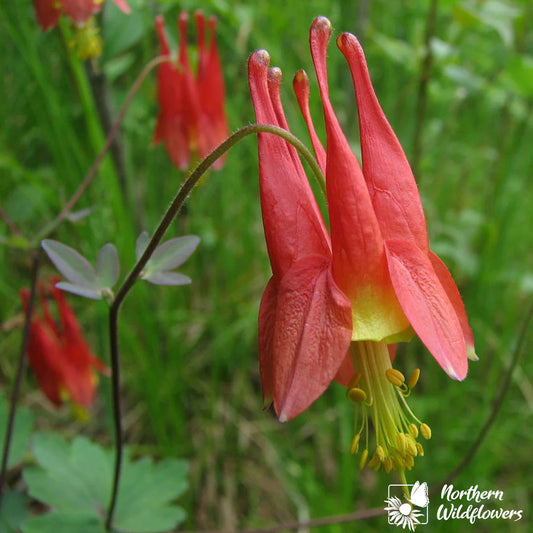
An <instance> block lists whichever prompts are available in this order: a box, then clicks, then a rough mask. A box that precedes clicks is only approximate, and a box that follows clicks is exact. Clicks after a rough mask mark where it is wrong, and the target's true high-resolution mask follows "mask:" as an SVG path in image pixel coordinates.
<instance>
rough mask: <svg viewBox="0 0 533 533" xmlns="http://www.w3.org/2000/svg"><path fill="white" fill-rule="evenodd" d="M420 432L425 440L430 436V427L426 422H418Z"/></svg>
mask: <svg viewBox="0 0 533 533" xmlns="http://www.w3.org/2000/svg"><path fill="white" fill-rule="evenodd" d="M420 433H422V437H424V438H425V439H426V440H429V439H430V438H431V428H430V427H429V426H428V425H427V424H420Z"/></svg>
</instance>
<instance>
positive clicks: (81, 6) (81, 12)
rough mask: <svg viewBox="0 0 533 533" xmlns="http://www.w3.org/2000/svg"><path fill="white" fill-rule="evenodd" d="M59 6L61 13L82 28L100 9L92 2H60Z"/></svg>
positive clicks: (75, 0) (71, 0) (77, 0)
mask: <svg viewBox="0 0 533 533" xmlns="http://www.w3.org/2000/svg"><path fill="white" fill-rule="evenodd" d="M61 6H62V8H63V13H65V15H67V16H68V17H70V18H71V19H72V20H73V21H74V22H75V23H76V24H78V25H79V26H83V25H84V24H85V23H86V22H87V21H88V20H89V18H91V16H92V14H93V13H95V12H96V11H99V10H100V8H101V5H99V4H96V3H95V2H94V0H61Z"/></svg>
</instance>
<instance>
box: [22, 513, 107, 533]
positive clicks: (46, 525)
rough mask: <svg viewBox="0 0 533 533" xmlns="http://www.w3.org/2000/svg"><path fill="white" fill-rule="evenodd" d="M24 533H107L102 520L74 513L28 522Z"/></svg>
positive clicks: (48, 515) (35, 518)
mask: <svg viewBox="0 0 533 533" xmlns="http://www.w3.org/2000/svg"><path fill="white" fill-rule="evenodd" d="M22 531H23V533H74V532H76V533H105V528H104V526H103V524H102V522H101V520H99V519H97V518H95V517H94V516H83V515H79V514H72V513H58V512H54V513H48V514H45V515H41V516H34V517H32V518H29V519H28V520H26V521H25V522H24V524H23V526H22Z"/></svg>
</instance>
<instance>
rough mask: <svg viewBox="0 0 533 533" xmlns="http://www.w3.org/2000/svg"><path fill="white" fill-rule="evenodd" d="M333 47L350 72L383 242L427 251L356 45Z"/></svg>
mask: <svg viewBox="0 0 533 533" xmlns="http://www.w3.org/2000/svg"><path fill="white" fill-rule="evenodd" d="M337 44H338V47H339V48H340V50H341V51H342V53H343V54H344V56H345V57H346V60H347V61H348V64H349V66H350V70H351V72H352V80H353V84H354V88H355V93H356V97H357V110H358V113H359V130H360V134H361V154H362V159H363V172H364V176H365V180H366V183H367V186H368V189H369V191H370V196H371V198H372V204H373V206H374V209H375V211H376V215H377V217H378V221H379V226H380V228H381V231H382V233H383V238H384V239H412V240H413V241H414V242H415V243H416V244H417V245H418V247H419V248H421V249H422V250H424V251H427V250H428V236H427V230H426V221H425V218H424V211H423V209H422V203H421V201H420V195H419V193H418V188H417V186H416V182H415V179H414V177H413V173H412V171H411V167H410V166H409V162H408V161H407V158H406V156H405V154H404V152H403V150H402V147H401V145H400V142H399V141H398V138H397V137H396V135H395V133H394V131H393V130H392V128H391V126H390V124H389V123H388V121H387V119H386V117H385V115H384V113H383V110H382V109H381V107H380V105H379V102H378V100H377V97H376V94H375V92H374V89H373V87H372V82H371V81H370V76H369V73H368V67H367V65H366V60H365V56H364V53H363V49H362V48H361V45H360V44H359V42H358V41H357V39H356V38H355V37H354V36H353V35H351V34H349V33H343V34H341V35H340V36H339V38H338V39H337Z"/></svg>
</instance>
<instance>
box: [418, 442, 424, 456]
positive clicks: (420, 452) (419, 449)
mask: <svg viewBox="0 0 533 533" xmlns="http://www.w3.org/2000/svg"><path fill="white" fill-rule="evenodd" d="M416 451H417V452H418V455H420V457H424V447H423V446H422V444H420V443H419V442H417V443H416Z"/></svg>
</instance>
